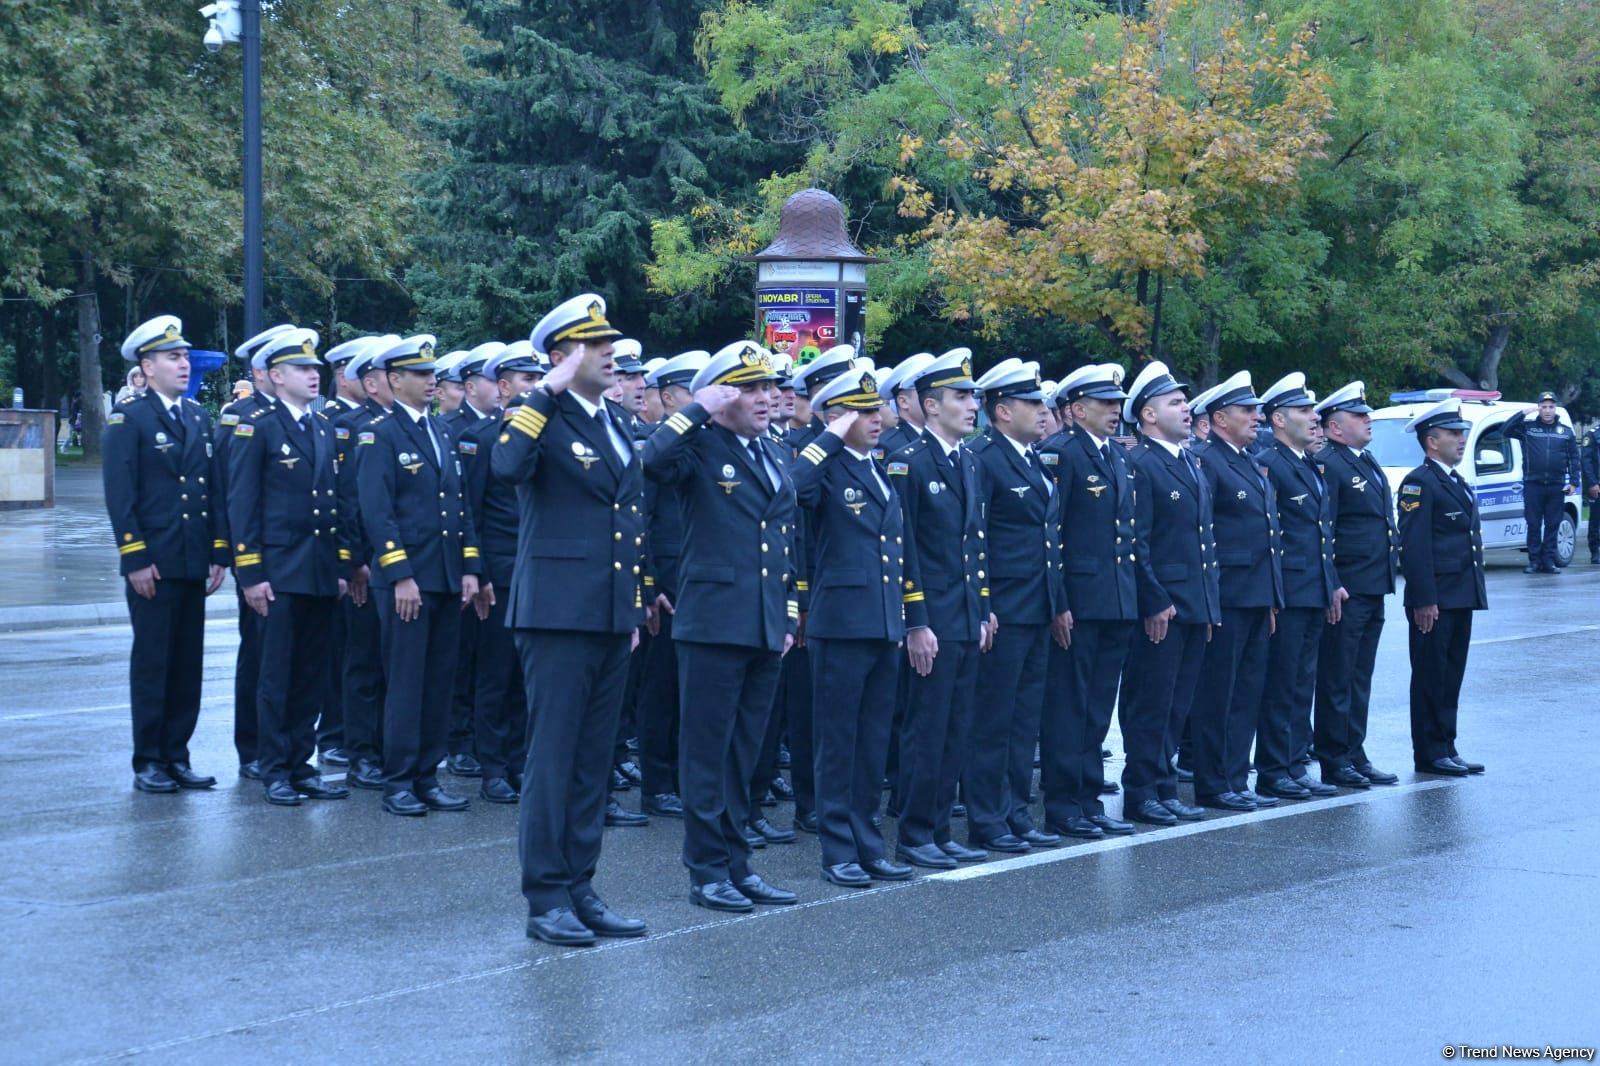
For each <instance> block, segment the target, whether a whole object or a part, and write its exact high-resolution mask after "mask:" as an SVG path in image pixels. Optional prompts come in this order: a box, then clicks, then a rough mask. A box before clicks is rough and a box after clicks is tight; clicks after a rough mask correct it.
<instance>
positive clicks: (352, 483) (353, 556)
mask: <svg viewBox="0 0 1600 1066" xmlns="http://www.w3.org/2000/svg"><path fill="white" fill-rule="evenodd" d="M387 417H389V412H388V411H386V410H384V409H383V405H382V404H380V403H378V402H377V401H376V400H373V399H370V398H369V399H368V400H367V401H366V403H364V404H362V405H361V406H359V407H357V408H355V409H354V410H351V411H345V412H343V413H341V414H339V415H337V416H335V417H334V420H333V443H334V447H335V448H336V449H337V454H336V459H337V464H336V465H337V467H338V480H337V492H338V496H337V500H338V505H339V547H341V548H342V549H344V551H346V552H349V554H350V564H351V566H352V567H362V566H370V565H371V563H372V542H371V541H370V540H368V539H367V529H366V526H365V525H364V524H363V523H362V521H361V490H360V485H361V482H360V478H359V472H360V470H361V457H362V456H363V455H364V454H366V450H365V449H363V448H360V447H358V446H357V445H358V443H359V441H360V439H361V434H362V433H363V432H364V431H367V430H370V429H371V428H372V424H373V423H374V422H376V421H379V420H380V419H384V418H387Z"/></svg>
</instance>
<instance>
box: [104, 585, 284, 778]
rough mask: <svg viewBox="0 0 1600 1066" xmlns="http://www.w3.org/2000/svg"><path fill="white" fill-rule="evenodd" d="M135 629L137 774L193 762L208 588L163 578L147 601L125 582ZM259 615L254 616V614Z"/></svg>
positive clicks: (132, 687) (131, 673)
mask: <svg viewBox="0 0 1600 1066" xmlns="http://www.w3.org/2000/svg"><path fill="white" fill-rule="evenodd" d="M124 585H125V587H126V592H127V596H128V617H129V620H130V622H131V624H132V626H133V651H132V654H131V655H130V656H129V671H128V674H129V678H130V685H129V691H130V694H131V698H130V702H131V703H132V705H133V769H134V771H135V772H137V771H141V770H143V769H144V768H145V767H146V766H152V765H156V766H170V765H171V764H172V763H187V762H188V761H189V738H190V737H191V736H193V735H194V727H195V723H196V722H198V721H199V720H200V659H201V655H200V649H201V645H202V643H203V642H204V639H205V625H206V583H205V582H204V581H200V580H188V579H183V578H162V579H161V580H160V581H157V582H156V594H155V596H154V597H153V598H151V599H148V600H147V599H145V598H144V597H143V596H141V595H139V594H138V593H137V592H134V591H133V586H132V585H129V584H127V583H126V582H124ZM251 613H254V612H251Z"/></svg>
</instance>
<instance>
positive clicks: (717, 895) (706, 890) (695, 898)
mask: <svg viewBox="0 0 1600 1066" xmlns="http://www.w3.org/2000/svg"><path fill="white" fill-rule="evenodd" d="M689 902H690V903H693V904H694V905H695V906H696V907H704V908H705V909H706V910H708V911H748V910H754V909H755V904H754V903H751V902H750V897H749V896H746V895H745V894H744V893H743V892H740V891H739V890H738V889H737V888H734V887H733V882H732V881H713V882H711V883H710V884H709V885H690V886H689Z"/></svg>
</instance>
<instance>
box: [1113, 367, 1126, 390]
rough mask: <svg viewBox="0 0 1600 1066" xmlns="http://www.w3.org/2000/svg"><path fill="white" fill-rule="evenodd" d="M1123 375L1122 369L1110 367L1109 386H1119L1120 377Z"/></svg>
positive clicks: (1120, 382)
mask: <svg viewBox="0 0 1600 1066" xmlns="http://www.w3.org/2000/svg"><path fill="white" fill-rule="evenodd" d="M1124 373H1125V371H1124V370H1123V369H1122V367H1120V366H1117V365H1115V364H1113V365H1112V367H1111V384H1113V385H1121V384H1122V375H1123V374H1124Z"/></svg>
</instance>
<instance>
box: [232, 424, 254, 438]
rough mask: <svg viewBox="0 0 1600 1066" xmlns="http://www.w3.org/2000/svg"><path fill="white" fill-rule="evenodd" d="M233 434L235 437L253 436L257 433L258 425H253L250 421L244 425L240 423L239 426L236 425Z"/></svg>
mask: <svg viewBox="0 0 1600 1066" xmlns="http://www.w3.org/2000/svg"><path fill="white" fill-rule="evenodd" d="M233 435H234V436H235V437H253V436H255V435H256V427H255V426H252V425H251V424H250V423H248V422H245V423H244V424H242V425H238V426H235V427H234V429H233Z"/></svg>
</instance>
